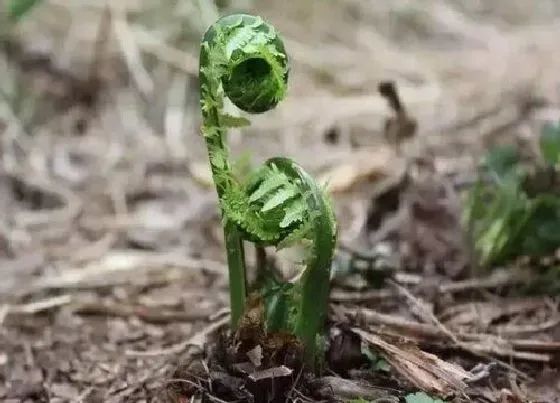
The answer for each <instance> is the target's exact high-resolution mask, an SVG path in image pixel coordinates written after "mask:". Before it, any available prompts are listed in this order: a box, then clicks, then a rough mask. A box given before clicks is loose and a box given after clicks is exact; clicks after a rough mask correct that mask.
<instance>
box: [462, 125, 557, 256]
mask: <svg viewBox="0 0 560 403" xmlns="http://www.w3.org/2000/svg"><path fill="white" fill-rule="evenodd" d="M539 145H540V161H539V162H538V163H537V164H536V167H534V168H532V169H531V168H530V167H527V166H524V165H523V164H522V161H521V155H520V153H519V151H518V150H517V149H516V148H515V147H513V146H502V147H495V148H492V149H491V150H490V151H489V153H488V155H487V156H486V159H485V162H484V166H485V171H486V176H487V177H486V180H483V179H482V178H480V179H479V180H478V181H477V183H476V184H475V186H474V187H473V188H472V189H471V190H470V192H469V194H468V198H467V206H466V209H465V210H464V215H463V218H464V221H465V222H466V223H467V225H468V226H469V228H470V230H471V233H472V235H473V237H474V243H475V250H476V252H477V254H478V257H479V263H480V264H481V265H482V266H486V267H489V266H494V265H500V264H503V263H505V262H507V261H509V260H511V259H514V258H516V257H519V256H532V257H539V256H544V255H546V254H549V253H552V252H554V251H555V250H556V249H558V247H560V232H558V230H557V228H559V227H560V192H559V186H558V184H557V183H560V182H558V179H559V178H560V176H559V174H558V165H559V163H560V126H558V125H556V126H548V127H546V128H544V129H543V131H542V132H541V134H540V137H539Z"/></svg>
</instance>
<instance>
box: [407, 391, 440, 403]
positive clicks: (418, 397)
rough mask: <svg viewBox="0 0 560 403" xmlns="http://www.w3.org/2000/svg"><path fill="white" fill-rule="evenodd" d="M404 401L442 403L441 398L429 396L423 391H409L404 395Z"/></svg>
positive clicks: (411, 402) (408, 402) (409, 402)
mask: <svg viewBox="0 0 560 403" xmlns="http://www.w3.org/2000/svg"><path fill="white" fill-rule="evenodd" d="M404 401H405V402H406V403H444V401H443V400H441V399H437V398H434V397H431V396H430V395H428V394H426V393H425V392H416V393H410V394H408V395H406V396H405V397H404Z"/></svg>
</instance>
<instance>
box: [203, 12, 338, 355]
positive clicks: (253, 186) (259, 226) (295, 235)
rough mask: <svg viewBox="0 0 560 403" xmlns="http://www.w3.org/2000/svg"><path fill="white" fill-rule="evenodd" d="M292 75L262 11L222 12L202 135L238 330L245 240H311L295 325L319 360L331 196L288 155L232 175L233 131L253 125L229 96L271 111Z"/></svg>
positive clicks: (208, 53)
mask: <svg viewBox="0 0 560 403" xmlns="http://www.w3.org/2000/svg"><path fill="white" fill-rule="evenodd" d="M288 73H289V67H288V56H287V54H286V51H285V48H284V44H283V42H282V39H281V38H280V36H279V34H278V33H277V32H276V30H275V28H274V27H273V26H272V25H270V24H268V23H266V22H265V21H263V20H262V19H261V18H260V17H258V16H252V15H247V14H234V15H229V16H226V17H222V18H221V19H219V20H218V21H217V22H216V23H215V24H213V25H212V26H210V27H209V28H208V30H207V31H206V33H205V34H204V37H203V40H202V44H201V49H200V71H199V80H200V105H201V109H202V117H203V123H202V133H203V136H204V139H205V141H206V146H207V149H208V157H209V162H210V166H211V171H212V176H213V180H214V184H215V186H216V191H217V195H218V199H219V202H220V208H221V210H222V219H223V226H224V236H225V244H226V252H227V259H228V267H229V284H230V305H231V324H232V328H235V327H236V326H237V324H238V321H239V319H240V317H241V315H242V314H243V309H244V304H245V297H246V280H245V257H244V253H243V241H244V240H247V241H251V242H253V243H256V244H260V245H274V246H276V247H277V248H281V247H284V246H286V245H289V244H292V243H293V242H296V241H300V240H303V239H308V240H311V241H312V245H313V246H312V250H311V254H310V258H309V260H308V261H307V262H306V263H307V264H306V268H305V271H304V273H303V274H302V276H301V278H300V284H299V287H300V290H301V295H300V297H299V301H298V303H297V306H296V317H295V322H294V325H293V332H294V333H295V335H296V336H298V338H300V340H302V342H303V343H304V345H305V347H306V351H307V352H308V353H309V356H310V357H311V356H314V348H315V347H314V346H315V338H316V335H317V334H318V332H320V329H321V326H322V321H323V320H324V316H325V314H326V311H327V300H328V291H329V278H330V268H331V261H332V258H333V253H334V247H335V242H336V224H335V219H334V214H333V211H332V208H331V205H330V200H329V198H328V196H327V195H326V193H325V192H324V191H323V189H321V188H320V187H319V186H318V184H317V183H316V182H315V181H314V180H313V178H312V177H311V176H310V175H309V174H308V173H306V172H305V170H303V168H302V167H301V166H300V165H298V164H297V163H295V162H294V161H292V160H290V159H288V158H284V157H275V158H271V159H269V160H268V161H266V162H265V163H264V164H263V165H262V166H261V167H260V168H259V169H258V170H257V171H256V172H254V173H253V174H252V175H251V177H250V178H249V180H248V181H246V183H241V182H240V181H239V180H238V179H237V178H236V177H235V176H234V175H233V173H232V169H231V164H230V162H229V151H228V147H227V142H226V135H227V129H228V128H231V127H239V126H243V125H247V124H249V122H248V121H247V120H245V119H243V118H237V117H233V116H229V115H227V114H225V113H224V100H225V97H228V98H229V99H230V100H231V102H232V103H233V104H234V105H235V106H236V107H238V108H239V109H241V110H244V111H246V112H248V113H251V114H258V113H263V112H266V111H268V110H271V109H273V108H275V107H276V105H277V104H278V103H279V102H280V101H281V100H282V99H283V98H284V96H285V94H286V90H287V82H288Z"/></svg>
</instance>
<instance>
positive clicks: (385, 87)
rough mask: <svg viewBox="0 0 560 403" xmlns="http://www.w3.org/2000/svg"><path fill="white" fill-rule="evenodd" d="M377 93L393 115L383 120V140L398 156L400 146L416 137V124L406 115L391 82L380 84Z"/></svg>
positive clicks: (404, 108) (395, 87) (394, 85)
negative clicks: (383, 99)
mask: <svg viewBox="0 0 560 403" xmlns="http://www.w3.org/2000/svg"><path fill="white" fill-rule="evenodd" d="M378 91H379V93H380V95H381V96H382V97H383V98H385V100H386V101H387V103H388V104H389V107H390V108H391V109H392V110H393V112H394V114H395V116H394V117H391V118H387V119H386V120H385V130H384V135H385V140H386V141H387V142H388V143H389V144H391V145H392V146H393V147H394V148H395V151H396V152H397V154H400V153H401V144H402V143H403V142H404V141H406V140H409V139H411V138H413V137H414V136H415V135H416V131H417V129H418V123H417V121H416V119H414V118H413V117H412V116H410V115H409V114H408V112H407V110H406V107H405V106H404V104H403V103H402V102H401V99H400V97H399V93H398V91H397V86H396V84H395V83H394V82H393V81H383V82H381V83H380V84H379V86H378Z"/></svg>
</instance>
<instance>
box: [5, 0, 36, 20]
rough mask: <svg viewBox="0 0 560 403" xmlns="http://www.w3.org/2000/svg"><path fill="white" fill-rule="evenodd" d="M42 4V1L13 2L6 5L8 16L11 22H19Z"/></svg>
mask: <svg viewBox="0 0 560 403" xmlns="http://www.w3.org/2000/svg"><path fill="white" fill-rule="evenodd" d="M39 4H41V0H11V1H8V2H7V3H6V10H5V12H6V14H7V17H8V19H9V21H10V22H18V21H19V20H20V19H21V18H23V17H24V16H25V15H26V14H28V13H29V12H31V10H33V9H34V8H35V7H37V6H38V5H39Z"/></svg>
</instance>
